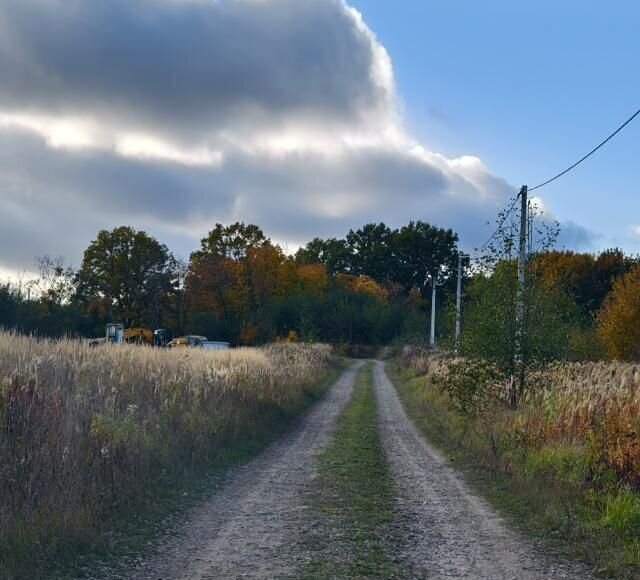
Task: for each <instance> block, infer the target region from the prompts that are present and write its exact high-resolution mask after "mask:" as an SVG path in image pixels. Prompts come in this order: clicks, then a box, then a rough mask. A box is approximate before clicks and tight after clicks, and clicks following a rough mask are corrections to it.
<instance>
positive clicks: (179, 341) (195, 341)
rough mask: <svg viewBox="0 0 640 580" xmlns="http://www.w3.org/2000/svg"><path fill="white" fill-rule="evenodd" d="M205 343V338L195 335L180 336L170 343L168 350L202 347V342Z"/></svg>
mask: <svg viewBox="0 0 640 580" xmlns="http://www.w3.org/2000/svg"><path fill="white" fill-rule="evenodd" d="M206 341H207V337H206V336H200V335H197V334H190V335H188V336H180V337H178V338H174V339H173V340H172V341H171V342H170V343H169V347H170V348H181V347H189V346H190V347H194V346H202V343H203V342H206Z"/></svg>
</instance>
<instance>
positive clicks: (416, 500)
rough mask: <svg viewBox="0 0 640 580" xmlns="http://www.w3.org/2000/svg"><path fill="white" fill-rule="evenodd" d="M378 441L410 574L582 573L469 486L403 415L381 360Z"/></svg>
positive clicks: (574, 579)
mask: <svg viewBox="0 0 640 580" xmlns="http://www.w3.org/2000/svg"><path fill="white" fill-rule="evenodd" d="M374 383H375V392H376V400H377V403H378V413H379V416H380V419H379V429H380V438H381V441H382V445H383V447H384V450H385V454H386V456H387V460H388V461H389V463H390V466H391V471H392V474H393V477H394V480H395V483H396V494H397V497H396V525H397V526H398V527H399V528H400V529H399V530H398V533H397V535H398V536H399V537H402V538H404V542H403V545H402V546H401V547H400V554H398V558H399V560H400V561H401V562H402V563H404V564H405V568H406V569H407V570H410V574H411V576H412V577H414V578H430V579H431V578H433V579H441V578H442V579H444V578H473V579H474V580H534V579H535V580H543V579H556V578H568V579H571V580H587V579H588V578H590V575H589V574H588V573H587V572H586V571H585V570H583V569H580V567H579V566H577V565H575V564H571V563H568V562H563V561H559V560H557V559H550V558H549V557H547V556H545V555H543V554H542V553H540V552H539V551H537V550H536V549H535V548H534V547H533V546H532V545H529V543H528V542H526V541H524V540H523V539H522V538H520V537H519V536H518V535H517V534H515V533H514V532H511V531H509V530H507V528H506V527H505V524H504V523H503V521H502V520H501V518H499V517H498V516H497V515H496V514H495V512H494V511H493V510H492V509H491V508H489V507H488V506H487V505H486V504H485V503H484V502H482V501H481V500H480V499H479V498H478V497H477V496H475V495H474V494H473V493H471V492H470V491H469V490H468V489H467V487H466V486H465V485H464V483H463V482H462V480H461V479H460V476H459V475H458V474H456V472H455V471H454V470H453V469H451V467H449V466H448V465H447V462H446V460H445V459H443V458H442V456H441V455H440V454H439V453H438V452H437V451H436V450H435V449H433V448H432V447H431V446H430V445H428V444H427V443H426V442H425V440H424V438H423V437H422V435H421V434H420V433H419V432H418V430H417V429H416V427H415V426H414V425H413V423H412V422H411V421H410V420H409V419H408V418H407V416H406V414H405V412H404V409H403V408H402V404H401V403H400V400H399V399H398V396H397V394H396V391H395V389H394V387H393V385H392V384H391V382H390V381H389V378H388V377H387V375H386V373H385V370H384V364H383V363H381V362H376V365H375V369H374Z"/></svg>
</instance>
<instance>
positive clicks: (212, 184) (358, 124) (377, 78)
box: [0, 0, 640, 277]
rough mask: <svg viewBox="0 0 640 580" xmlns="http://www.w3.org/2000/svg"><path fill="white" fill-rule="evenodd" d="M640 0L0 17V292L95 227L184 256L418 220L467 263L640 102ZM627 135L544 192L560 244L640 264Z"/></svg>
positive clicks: (632, 153)
mask: <svg viewBox="0 0 640 580" xmlns="http://www.w3.org/2000/svg"><path fill="white" fill-rule="evenodd" d="M639 17H640V5H638V4H637V3H635V2H631V1H627V2H617V1H615V0H614V1H612V2H608V3H607V4H606V7H605V6H603V5H602V4H601V3H595V2H592V3H584V2H577V1H573V0H571V1H569V0H567V1H566V2H561V3H560V2H551V1H547V0H542V1H539V2H536V3H523V2H517V3H516V2H508V1H506V0H500V1H498V0H488V1H486V2H482V3H480V2H477V1H473V0H464V1H463V0H439V1H431V0H395V1H394V2H383V1H381V0H348V1H343V0H109V1H108V2H107V1H94V2H86V0H20V2H17V1H16V2H14V1H8V2H2V3H0V78H2V83H0V277H1V276H2V275H3V274H4V275H7V276H8V275H15V274H16V273H17V272H21V271H24V270H30V269H32V268H33V264H34V257H35V256H41V255H44V254H48V255H51V256H59V255H61V256H64V257H65V258H66V259H67V260H68V262H70V263H71V264H73V265H75V266H77V265H79V263H80V260H81V258H82V251H83V250H84V248H86V246H87V245H88V244H89V243H90V241H91V240H92V239H94V238H95V236H96V234H97V232H98V230H100V229H105V228H106V229H109V228H112V227H116V226H118V225H123V224H126V225H131V226H133V227H135V228H138V229H144V230H145V231H147V232H148V233H150V234H151V235H153V236H155V237H157V238H158V239H159V240H161V241H162V242H164V243H166V244H167V245H168V246H169V248H170V249H171V250H173V251H174V252H175V253H176V254H177V255H178V256H180V257H185V258H186V257H188V255H189V253H190V252H191V251H193V250H194V249H197V247H198V245H199V240H200V238H202V237H203V236H204V235H205V234H206V232H207V231H208V230H209V229H211V228H212V227H213V226H214V224H215V223H216V222H222V223H232V222H235V221H245V222H252V223H256V224H258V225H260V226H261V227H262V228H263V229H264V230H265V232H266V233H267V235H269V236H270V237H272V238H273V239H274V240H276V241H277V242H279V243H282V244H283V245H284V246H285V248H286V249H289V250H294V249H295V248H296V247H298V246H299V245H300V244H303V243H305V242H306V241H308V240H310V239H311V238H313V237H315V236H321V237H328V236H343V235H345V234H346V232H347V231H348V230H349V229H350V228H357V227H359V226H360V225H362V224H364V223H367V222H371V221H375V222H378V221H385V222H386V223H387V224H388V225H390V226H393V227H397V226H400V225H402V224H404V223H406V222H408V221H409V220H418V219H422V220H425V221H428V222H430V223H434V224H436V225H438V226H441V227H446V228H449V227H450V228H453V229H454V230H455V231H456V232H457V233H458V234H459V236H460V241H461V245H462V246H463V247H464V248H465V249H471V248H473V247H474V246H477V245H479V244H480V243H482V241H484V239H485V238H486V237H487V235H488V234H489V233H490V232H491V229H490V226H488V225H487V222H493V221H494V220H495V218H496V214H497V212H498V211H499V210H500V209H501V208H502V207H504V206H505V204H506V203H507V200H508V199H509V197H510V196H512V195H513V194H514V192H516V191H517V190H518V189H519V188H520V186H521V185H523V184H528V185H530V186H533V185H535V184H537V183H539V182H541V181H543V180H545V179H546V178H548V177H549V176H551V175H553V174H555V173H557V172H558V171H560V170H561V169H564V168H565V167H566V166H568V165H569V164H570V163H572V162H573V161H575V160H576V159H577V158H578V157H580V156H581V155H582V154H584V153H586V152H587V151H588V150H589V149H590V148H592V147H593V146H594V145H595V144H597V143H598V142H599V141H600V140H601V139H602V138H603V137H605V136H606V135H607V134H608V133H610V132H611V131H612V130H613V129H614V128H615V127H616V126H617V125H619V124H620V123H621V122H622V121H623V120H624V119H625V118H626V117H628V116H629V115H630V114H631V113H632V112H633V111H635V110H636V109H637V108H638V107H639V106H640V77H639V76H638V75H637V74H635V73H634V71H636V70H637V57H638V55H639V53H640V45H639V42H638V37H637V30H636V28H637V26H636V24H637V22H638V18H639ZM638 154H640V121H638V122H636V123H635V124H632V125H630V126H629V127H628V128H627V129H626V130H625V131H624V132H623V133H622V134H621V135H620V136H619V137H617V138H616V139H615V140H614V141H612V142H611V143H610V144H609V145H608V146H607V147H606V148H605V149H604V150H602V151H601V152H599V153H598V154H597V155H596V156H594V157H593V158H591V159H590V160H589V161H588V162H587V163H585V164H584V165H583V166H581V167H580V168H578V169H577V170H576V171H574V172H572V173H571V174H570V175H568V176H566V177H565V178H563V179H561V180H558V181H557V182H555V183H554V184H552V185H550V186H548V187H547V188H544V189H542V190H540V191H539V192H536V193H537V194H539V196H540V205H541V206H542V207H544V209H545V212H546V214H547V216H548V217H549V218H553V219H557V220H558V221H559V222H560V223H561V225H562V234H561V240H560V245H561V246H563V247H567V248H570V249H575V250H580V251H597V250H600V249H603V248H606V247H612V246H619V247H622V248H623V249H625V250H626V251H628V252H638V251H640V196H638V195H636V194H637V186H636V179H635V178H636V177H637V170H638V164H637V158H638Z"/></svg>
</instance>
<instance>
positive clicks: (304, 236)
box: [0, 131, 495, 268]
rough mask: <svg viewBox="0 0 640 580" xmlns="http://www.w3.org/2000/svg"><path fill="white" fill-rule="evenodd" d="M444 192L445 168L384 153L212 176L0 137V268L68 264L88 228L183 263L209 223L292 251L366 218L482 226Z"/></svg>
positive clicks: (257, 163) (309, 157)
mask: <svg viewBox="0 0 640 580" xmlns="http://www.w3.org/2000/svg"><path fill="white" fill-rule="evenodd" d="M456 179H458V178H456ZM451 187H452V181H451V178H450V176H448V175H447V174H446V173H444V172H443V171H441V170H439V169H437V168H435V167H434V166H431V165H428V164H426V163H424V162H423V161H420V160H419V159H417V158H416V157H415V156H409V155H406V154H402V153H400V152H393V151H376V152H373V153H371V152H363V151H354V152H352V153H351V154H346V155H345V156H341V157H340V158H338V159H330V158H329V159H328V158H326V157H324V156H322V155H316V154H305V155H294V156H288V157H283V158H281V159H279V160H278V161H274V160H270V159H265V158H262V157H259V156H254V155H248V154H245V153H242V152H236V153H235V154H234V155H232V156H231V157H230V158H229V160H228V162H227V163H225V164H224V165H223V166H222V167H220V168H203V169H194V168H190V167H184V166H180V165H169V166H167V165H164V164H159V163H143V162H140V161H139V160H132V159H125V158H122V157H118V156H116V155H109V154H105V153H104V152H102V153H96V152H84V153H82V154H79V153H77V152H75V151H74V152H68V151H63V150H57V149H51V148H48V147H46V146H45V145H44V144H43V143H42V142H41V141H40V140H39V139H38V138H37V137H35V136H33V135H29V134H25V133H20V132H7V131H5V132H0V191H2V192H3V195H2V196H0V248H3V251H2V255H0V261H1V263H2V264H3V265H4V266H10V267H12V268H17V267H29V266H30V265H31V264H32V263H33V257H34V256H36V255H42V254H45V253H48V254H52V255H64V256H66V257H67V258H68V259H69V260H71V261H73V262H74V263H76V264H77V263H78V261H79V259H80V258H81V251H82V250H83V249H84V248H85V247H86V245H87V244H88V243H89V241H90V240H91V239H93V238H94V237H95V234H96V232H97V231H98V229H100V228H110V227H115V226H117V225H121V224H130V225H134V226H136V227H139V228H143V229H147V230H148V231H149V232H150V233H152V234H154V235H156V236H158V237H159V238H160V239H161V240H163V241H165V242H166V243H168V244H169V245H170V246H171V247H172V249H174V250H175V251H176V252H177V253H178V254H180V255H181V256H188V254H189V253H190V252H191V251H192V250H194V249H195V248H196V247H197V245H198V240H199V239H200V237H202V236H203V235H204V234H205V233H206V232H207V231H208V229H209V228H210V227H212V226H213V225H214V223H215V222H216V221H223V222H224V221H227V222H228V221H235V220H245V221H252V222H255V223H258V224H259V225H261V226H262V227H263V228H264V229H265V231H266V232H267V233H268V234H269V235H271V236H273V237H274V238H276V239H278V240H282V241H285V242H286V241H290V242H292V243H296V242H304V241H307V240H309V239H310V238H312V237H314V236H316V235H332V236H342V235H344V234H345V233H346V231H347V230H348V229H349V228H352V227H358V226H360V225H362V224H363V223H364V222H366V221H380V220H384V221H385V222H387V223H389V224H390V225H392V226H398V225H401V224H403V223H406V222H407V221H408V220H410V219H424V220H427V221H430V222H432V223H436V224H438V225H441V226H445V227H454V228H456V229H459V231H463V232H469V231H472V230H473V226H475V228H476V229H477V226H478V223H479V220H481V219H485V220H486V219H490V218H491V216H492V215H493V212H494V211H495V209H494V207H493V206H492V205H491V204H487V203H486V200H483V199H481V198H480V197H478V196H477V195H471V194H470V195H467V196H466V197H465V200H464V202H462V200H461V199H460V198H459V197H457V196H456V195H453V194H452V193H451ZM469 188H470V191H473V188H472V187H471V186H469ZM458 189H459V188H458ZM466 241H467V242H471V241H475V240H474V239H473V238H472V237H469V236H467V239H466ZM18 242H19V243H18Z"/></svg>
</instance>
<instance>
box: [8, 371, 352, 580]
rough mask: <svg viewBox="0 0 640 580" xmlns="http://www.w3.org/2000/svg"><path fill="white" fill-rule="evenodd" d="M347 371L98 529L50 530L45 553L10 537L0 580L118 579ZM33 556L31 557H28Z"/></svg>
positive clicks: (158, 485)
mask: <svg viewBox="0 0 640 580" xmlns="http://www.w3.org/2000/svg"><path fill="white" fill-rule="evenodd" d="M348 364H349V363H348V361H346V360H345V359H336V360H335V361H334V363H333V364H332V365H331V366H330V367H329V368H328V369H327V371H326V373H325V374H324V376H323V377H321V378H320V379H319V380H318V382H317V384H315V385H314V386H313V387H312V388H310V389H308V390H307V391H306V393H305V395H304V397H302V398H301V399H299V400H298V401H296V402H295V404H292V405H289V406H287V407H276V406H273V407H272V408H270V409H269V410H267V411H266V412H265V413H264V414H263V415H262V416H261V418H260V421H259V422H256V423H255V424H253V425H246V426H244V428H242V429H240V428H239V429H238V430H237V431H236V433H235V434H234V436H233V437H232V438H230V439H229V441H228V443H227V444H226V445H225V446H223V447H222V448H221V449H220V451H219V452H218V453H217V454H216V456H215V458H214V459H213V460H212V461H211V462H209V463H207V464H206V465H202V466H200V467H198V468H194V469H191V470H184V471H182V472H181V473H166V474H164V475H163V476H160V477H159V478H158V479H157V480H155V481H149V482H146V489H145V493H144V495H143V496H141V497H139V498H138V499H137V500H136V501H135V502H129V503H128V504H126V505H122V506H121V507H120V509H118V510H115V511H114V512H113V513H111V514H109V515H108V516H105V519H104V521H103V522H102V523H101V526H100V527H99V528H96V527H92V526H83V525H81V522H79V523H78V525H76V526H74V527H73V529H75V530H77V531H76V533H74V534H73V535H70V534H69V533H68V532H67V533H65V532H64V531H62V530H51V529H49V530H48V534H49V538H55V541H52V540H49V541H48V542H47V549H46V553H44V554H42V553H40V552H38V550H35V551H34V546H36V547H37V546H38V545H39V540H38V538H36V537H34V536H33V535H32V533H28V532H25V534H24V535H23V536H22V537H14V538H13V541H12V543H11V545H5V546H2V547H0V578H3V579H7V580H23V579H24V580H27V579H28V580H31V579H32V578H48V579H56V580H71V579H77V578H84V577H91V576H93V575H95V574H96V573H97V572H98V573H99V571H100V570H106V571H107V574H108V575H109V576H112V575H116V576H117V575H120V576H121V577H125V576H126V570H127V566H128V564H129V563H130V562H131V561H132V559H133V558H136V557H139V556H140V555H141V554H144V553H145V551H146V550H148V549H149V546H150V545H151V544H152V543H153V542H154V541H156V540H158V539H159V538H161V537H162V536H163V535H164V534H165V533H166V532H167V531H168V530H171V529H173V528H174V527H175V525H177V523H178V522H179V521H180V519H181V517H182V516H183V515H184V514H185V513H186V512H187V510H189V509H190V508H193V507H195V506H197V505H198V504H200V503H202V502H204V501H206V500H207V499H208V498H209V497H210V496H211V495H212V494H213V493H215V492H216V491H217V490H218V489H219V488H220V486H221V485H222V484H223V483H224V482H225V476H226V474H227V473H228V471H229V469H230V468H231V467H233V466H235V465H238V464H241V463H244V462H247V461H249V460H250V459H252V458H254V457H255V456H257V455H258V454H259V453H260V452H261V451H263V450H264V449H265V448H266V447H267V446H268V445H269V444H270V443H272V442H273V441H275V440H276V439H277V438H278V437H280V436H281V435H282V434H283V433H285V432H286V431H287V429H289V428H291V425H292V423H293V422H294V421H295V420H296V419H297V418H299V417H300V415H302V414H304V413H305V412H306V411H307V410H308V409H309V408H310V407H311V406H312V405H313V404H314V403H315V402H317V401H318V400H319V399H320V398H322V397H323V396H324V394H325V393H326V392H327V390H328V388H329V387H330V386H331V385H332V384H333V383H334V382H335V381H336V380H337V378H338V376H339V375H340V374H341V373H342V372H343V371H344V369H345V368H346V367H347V366H348ZM34 553H36V554H38V556H37V557H31V558H29V554H34Z"/></svg>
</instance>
